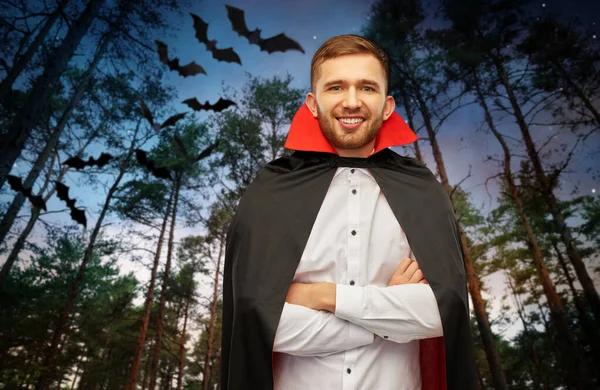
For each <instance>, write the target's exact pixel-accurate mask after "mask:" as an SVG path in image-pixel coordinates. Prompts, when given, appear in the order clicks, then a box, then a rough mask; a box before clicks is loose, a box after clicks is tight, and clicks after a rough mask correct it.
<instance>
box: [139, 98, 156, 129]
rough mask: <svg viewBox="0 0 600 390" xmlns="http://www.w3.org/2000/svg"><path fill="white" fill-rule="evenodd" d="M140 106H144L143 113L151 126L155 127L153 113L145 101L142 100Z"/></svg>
mask: <svg viewBox="0 0 600 390" xmlns="http://www.w3.org/2000/svg"><path fill="white" fill-rule="evenodd" d="M140 105H141V106H142V112H143V113H144V118H146V119H147V120H148V122H150V125H151V126H152V127H154V118H152V113H151V112H150V109H149V108H148V106H147V105H146V103H144V99H140Z"/></svg>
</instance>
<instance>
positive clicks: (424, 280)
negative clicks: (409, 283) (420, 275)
mask: <svg viewBox="0 0 600 390" xmlns="http://www.w3.org/2000/svg"><path fill="white" fill-rule="evenodd" d="M419 283H420V284H429V282H428V281H427V279H423V280H421V281H420V282H419Z"/></svg>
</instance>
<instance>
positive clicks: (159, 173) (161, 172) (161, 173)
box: [135, 149, 173, 180]
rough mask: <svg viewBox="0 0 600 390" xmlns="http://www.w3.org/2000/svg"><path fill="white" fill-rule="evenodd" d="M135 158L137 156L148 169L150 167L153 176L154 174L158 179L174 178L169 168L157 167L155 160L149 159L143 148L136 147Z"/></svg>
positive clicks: (138, 160) (139, 161)
mask: <svg viewBox="0 0 600 390" xmlns="http://www.w3.org/2000/svg"><path fill="white" fill-rule="evenodd" d="M135 158H136V160H137V162H138V163H140V165H143V166H144V167H146V169H148V170H149V171H150V173H152V176H154V177H156V178H158V179H169V180H173V178H172V177H171V173H170V172H169V170H168V169H167V168H165V167H157V166H156V163H155V162H154V160H151V159H149V158H148V155H147V154H146V152H144V151H143V150H141V149H136V150H135Z"/></svg>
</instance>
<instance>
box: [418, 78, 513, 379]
mask: <svg viewBox="0 0 600 390" xmlns="http://www.w3.org/2000/svg"><path fill="white" fill-rule="evenodd" d="M411 71H412V70H411ZM416 98H417V105H418V107H419V110H420V111H421V115H422V116H423V121H424V122H425V128H426V130H427V136H428V137H429V142H430V143H431V149H432V151H433V158H434V160H435V163H436V166H437V171H438V174H439V176H440V181H441V183H442V186H443V187H444V189H445V190H446V193H447V194H448V197H450V200H451V201H452V205H454V200H453V199H452V188H451V187H450V184H449V181H448V174H447V173H446V166H445V164H444V159H443V156H442V151H441V150H440V146H439V144H438V142H437V139H436V134H435V131H434V130H433V125H432V123H431V114H430V112H429V108H428V107H427V105H426V103H425V101H424V99H423V97H422V96H421V93H420V91H419V90H418V89H417V90H416ZM455 212H456V209H455ZM458 230H459V233H460V242H461V245H462V250H463V256H464V261H465V272H466V275H467V286H468V289H469V294H470V295H471V300H472V302H473V311H474V313H475V319H476V320H477V326H478V327H479V332H480V333H481V340H482V342H483V347H484V349H485V354H486V357H487V361H488V364H489V367H490V373H491V375H492V380H493V382H494V388H495V389H496V390H507V389H508V385H507V383H506V377H505V376H504V371H503V368H502V363H501V362H500V354H499V353H498V347H497V346H496V340H495V339H494V334H493V332H492V328H491V326H490V322H489V319H488V315H487V312H486V309H485V303H484V301H483V297H482V295H481V282H480V281H479V278H478V277H477V274H476V273H475V267H474V266H473V262H472V261H471V253H470V251H469V246H468V244H467V239H466V237H465V233H464V231H463V228H462V225H461V224H460V223H458Z"/></svg>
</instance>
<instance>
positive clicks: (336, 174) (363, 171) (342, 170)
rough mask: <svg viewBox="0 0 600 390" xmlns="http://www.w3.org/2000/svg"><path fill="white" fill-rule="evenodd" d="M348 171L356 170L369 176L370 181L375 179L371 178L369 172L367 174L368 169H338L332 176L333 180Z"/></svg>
mask: <svg viewBox="0 0 600 390" xmlns="http://www.w3.org/2000/svg"><path fill="white" fill-rule="evenodd" d="M349 169H356V170H357V171H361V172H362V173H364V174H365V175H367V176H369V177H370V178H371V179H373V180H375V178H374V177H373V175H372V174H371V172H369V170H368V169H365V168H349V167H339V168H338V169H337V170H336V171H335V174H334V175H333V178H334V179H335V178H336V177H338V176H339V175H340V174H341V173H342V172H346V171H348V170H349Z"/></svg>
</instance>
